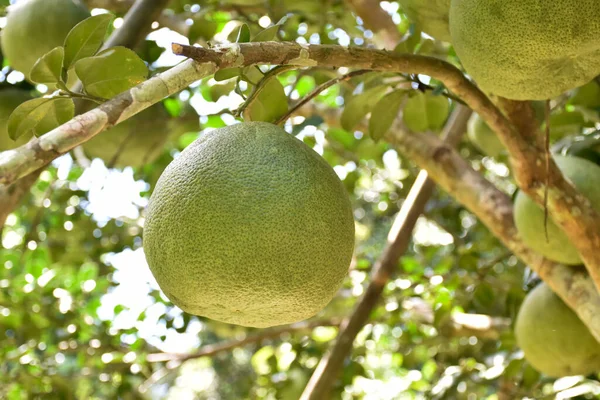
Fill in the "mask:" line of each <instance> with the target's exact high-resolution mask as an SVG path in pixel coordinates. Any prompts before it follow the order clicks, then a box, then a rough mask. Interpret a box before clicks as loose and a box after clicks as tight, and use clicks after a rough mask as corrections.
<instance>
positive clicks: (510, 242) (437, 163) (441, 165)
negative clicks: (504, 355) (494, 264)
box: [385, 130, 600, 341]
mask: <svg viewBox="0 0 600 400" xmlns="http://www.w3.org/2000/svg"><path fill="white" fill-rule="evenodd" d="M385 138H386V140H387V141H389V142H390V143H392V144H394V145H396V147H397V148H398V150H399V151H400V152H402V153H403V154H404V155H405V156H406V157H408V158H410V159H411V160H412V161H413V162H415V163H416V164H417V165H419V166H420V167H421V168H423V169H425V170H427V172H428V174H429V177H430V178H431V179H432V180H434V181H435V182H436V184H437V185H438V186H440V187H441V188H443V189H444V190H445V191H446V192H448V194H450V195H451V196H452V197H454V198H455V199H456V201H458V202H459V203H461V204H463V205H464V206H465V207H467V208H468V209H469V210H470V211H471V212H472V213H473V214H475V215H476V216H477V218H478V219H479V220H480V221H481V222H482V223H483V224H484V225H486V226H487V227H488V229H489V230H490V231H491V232H492V234H494V235H495V236H496V237H497V238H498V239H500V241H502V243H504V245H505V246H506V247H507V248H508V249H509V250H510V251H512V253H513V254H514V255H515V256H517V257H519V258H520V259H521V260H522V261H523V262H525V263H526V264H527V265H529V267H530V268H532V269H533V270H534V271H535V272H536V273H537V274H538V275H539V276H540V277H541V278H542V279H543V280H544V282H546V283H547V284H548V285H549V286H550V287H551V288H552V290H553V291H554V292H556V294H558V295H559V296H560V297H561V298H562V299H563V300H564V302H565V303H566V304H568V305H569V307H571V309H573V310H574V311H575V312H576V313H577V315H578V316H579V318H580V319H581V320H582V321H583V322H584V323H585V324H586V326H587V327H588V328H589V330H590V332H591V333H592V334H593V335H594V336H595V337H596V339H598V340H599V341H600V315H599V314H598V310H600V294H599V293H598V291H597V290H596V287H595V285H594V282H593V281H592V280H591V279H590V277H589V276H588V275H587V274H586V273H585V272H584V271H580V270H578V269H576V268H573V267H568V266H565V265H562V264H558V263H555V262H552V261H549V260H547V259H545V258H543V257H542V256H540V255H539V254H537V253H535V252H533V251H532V250H531V249H529V248H527V247H526V246H525V244H524V243H523V242H522V241H521V239H520V237H519V234H518V232H517V229H516V227H515V225H514V220H513V210H512V201H511V199H510V197H509V196H508V195H506V194H505V193H503V192H501V191H500V190H498V189H497V188H496V187H495V186H494V185H493V184H492V183H491V182H489V181H487V180H486V179H485V178H484V177H483V176H482V175H481V174H479V173H478V172H477V171H475V170H474V169H473V168H471V166H470V165H469V163H468V162H467V161H465V160H464V159H462V158H461V156H460V154H459V153H458V152H457V151H456V150H454V149H453V148H451V147H450V146H448V145H447V144H445V143H444V142H442V141H441V140H440V139H439V138H438V137H436V136H435V135H432V134H427V133H424V134H419V135H412V134H410V133H408V132H404V131H402V130H395V131H394V132H390V133H388V134H387V135H386V137H385Z"/></svg>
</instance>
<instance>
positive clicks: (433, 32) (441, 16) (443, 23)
mask: <svg viewBox="0 0 600 400" xmlns="http://www.w3.org/2000/svg"><path fill="white" fill-rule="evenodd" d="M398 3H400V6H401V7H402V10H403V11H404V13H405V14H406V15H407V16H408V18H409V19H410V20H411V21H412V22H414V23H415V24H417V25H418V26H419V27H420V28H421V30H422V31H423V32H425V33H426V34H428V35H429V36H431V37H433V38H435V39H438V40H443V41H446V42H450V41H451V39H452V38H451V37H450V28H449V27H448V14H449V13H450V0H399V1H398Z"/></svg>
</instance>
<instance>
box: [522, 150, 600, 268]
mask: <svg viewBox="0 0 600 400" xmlns="http://www.w3.org/2000/svg"><path fill="white" fill-rule="evenodd" d="M553 157H554V161H555V162H556V164H557V165H558V168H560V170H561V171H562V173H563V174H564V176H565V177H566V178H567V179H569V180H570V181H571V182H572V183H573V185H575V187H576V188H577V189H578V190H579V191H580V192H581V193H582V194H583V195H584V196H586V197H587V198H588V199H589V200H590V201H591V202H592V205H593V206H594V207H596V208H597V209H598V211H599V212H600V167H599V166H597V165H596V164H594V163H592V162H591V161H588V160H584V159H583V158H578V157H568V156H559V155H554V156H553ZM514 219H515V225H516V226H517V230H518V231H519V234H520V235H521V238H522V239H523V242H525V244H526V245H527V246H528V247H530V248H532V249H533V250H535V251H537V252H538V253H540V254H542V255H543V256H545V257H547V258H549V259H551V260H554V261H557V262H560V263H564V264H572V265H575V264H581V258H580V257H579V253H578V252H577V250H576V249H575V247H574V246H573V244H572V243H571V242H570V241H569V239H568V238H567V235H566V234H565V232H564V231H563V230H562V229H561V228H560V227H558V226H557V225H556V224H555V223H554V222H553V221H552V218H551V217H550V216H549V218H548V221H547V225H546V230H547V233H548V238H546V230H545V229H544V210H543V209H542V207H541V206H539V205H538V204H537V203H535V202H534V201H533V200H531V199H530V198H529V197H528V196H527V195H526V194H525V193H523V192H521V191H520V192H519V193H518V194H517V196H516V199H515V207H514Z"/></svg>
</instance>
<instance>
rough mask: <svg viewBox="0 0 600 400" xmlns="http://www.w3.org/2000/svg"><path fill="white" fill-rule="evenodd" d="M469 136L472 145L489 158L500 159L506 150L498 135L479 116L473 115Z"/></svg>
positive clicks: (468, 129)
mask: <svg viewBox="0 0 600 400" xmlns="http://www.w3.org/2000/svg"><path fill="white" fill-rule="evenodd" d="M467 136H468V137H469V139H470V140H471V143H473V145H474V146H475V147H477V148H478V149H479V150H480V151H481V152H482V153H483V154H485V155H487V156H490V157H498V156H499V155H500V154H502V152H503V151H504V150H505V148H504V145H503V144H502V142H501V141H500V139H498V136H496V133H495V132H494V131H493V130H492V128H490V127H489V126H488V124H486V123H485V121H484V120H483V119H481V117H480V116H479V114H473V115H472V116H471V118H470V119H469V123H468V125H467Z"/></svg>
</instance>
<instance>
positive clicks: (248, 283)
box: [144, 122, 354, 327]
mask: <svg viewBox="0 0 600 400" xmlns="http://www.w3.org/2000/svg"><path fill="white" fill-rule="evenodd" d="M353 248H354V222H353V217H352V207H351V204H350V200H349V198H348V193H347V192H346V190H345V188H344V186H343V184H342V182H341V181H340V180H339V178H338V177H337V175H336V174H335V172H334V171H333V169H332V168H331V167H330V166H329V164H327V162H325V160H323V159H322V158H321V157H320V156H319V155H318V154H317V153H316V152H314V151H313V150H312V149H311V148H310V147H308V146H306V145H305V144H304V143H303V142H301V141H300V140H298V139H296V138H295V137H294V136H292V135H290V134H288V133H286V132H285V131H284V130H282V129H281V128H279V127H277V126H275V125H272V124H269V123H265V122H247V123H242V124H237V125H232V126H228V127H225V128H221V129H217V130H214V131H211V132H208V133H205V134H204V135H203V136H202V137H200V139H198V140H196V141H195V142H194V143H192V144H191V145H190V146H188V147H187V148H186V149H185V150H184V151H183V152H182V153H181V155H180V156H179V157H177V158H176V159H175V160H174V161H173V162H172V163H171V164H170V165H169V166H168V167H167V168H166V169H165V171H164V172H163V174H162V176H161V177H160V179H159V180H158V183H157V184H156V187H155V189H154V193H153V194H152V197H151V198H150V204H149V206H148V209H147V213H146V222H145V225H144V251H145V253H146V259H147V260H148V264H149V266H150V269H151V271H152V273H153V275H154V277H155V278H156V280H157V282H158V284H159V285H160V287H161V289H162V290H163V291H164V293H165V295H166V296H167V297H168V298H169V299H170V300H171V301H172V302H173V303H175V304H176V305H177V306H179V307H181V308H182V309H183V310H184V311H186V312H188V313H191V314H195V315H201V316H204V317H208V318H212V319H214V320H218V321H223V322H228V323H232V324H238V325H244V326H253V327H267V326H273V325H282V324H288V323H292V322H295V321H299V320H303V319H306V318H309V317H311V316H313V315H315V314H316V313H317V312H319V311H320V310H321V309H323V308H324V307H325V305H327V303H328V302H329V301H330V300H331V299H332V298H333V296H334V295H335V293H336V292H337V290H338V289H339V287H340V285H341V283H342V281H343V279H344V277H345V276H346V274H347V271H348V266H349V264H350V260H351V258H352V252H353Z"/></svg>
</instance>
